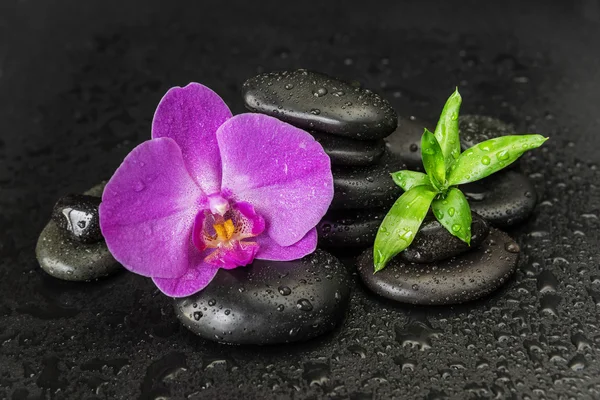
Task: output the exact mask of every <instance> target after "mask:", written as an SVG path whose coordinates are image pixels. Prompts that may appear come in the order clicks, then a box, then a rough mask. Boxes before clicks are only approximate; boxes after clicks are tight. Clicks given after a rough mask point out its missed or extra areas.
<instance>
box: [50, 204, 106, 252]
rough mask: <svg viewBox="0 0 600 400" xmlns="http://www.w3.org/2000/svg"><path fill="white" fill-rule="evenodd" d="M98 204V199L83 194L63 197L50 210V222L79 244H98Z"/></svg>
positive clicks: (99, 234) (100, 235)
mask: <svg viewBox="0 0 600 400" xmlns="http://www.w3.org/2000/svg"><path fill="white" fill-rule="evenodd" d="M100 202H101V199H100V197H95V196H87V195H83V194H69V195H66V196H63V197H61V198H60V199H59V200H58V201H57V202H56V205H55V206H54V209H53V210H52V220H53V221H54V222H55V223H56V225H58V227H59V228H61V229H63V230H64V231H66V232H68V233H69V234H70V235H71V238H73V239H75V240H77V241H79V242H82V243H94V242H98V241H100V240H102V232H100V215H99V212H98V207H99V206H100Z"/></svg>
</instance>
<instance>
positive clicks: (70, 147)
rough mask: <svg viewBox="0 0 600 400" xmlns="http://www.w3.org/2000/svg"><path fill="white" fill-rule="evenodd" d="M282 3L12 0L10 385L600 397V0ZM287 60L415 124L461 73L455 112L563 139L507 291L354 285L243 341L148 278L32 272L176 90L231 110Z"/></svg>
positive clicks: (542, 171)
mask: <svg viewBox="0 0 600 400" xmlns="http://www.w3.org/2000/svg"><path fill="white" fill-rule="evenodd" d="M282 3H283V2H281V1H260V2H250V1H245V2H235V3H233V2H225V1H223V2H218V1H211V2H200V1H199V2H194V5H189V6H184V5H183V4H182V3H180V2H177V1H164V2H158V1H153V0H148V1H144V2H139V3H134V2H127V1H123V0H119V1H110V0H104V1H91V0H86V1H81V0H65V1H61V2H55V1H42V0H38V1H33V0H28V1H27V0H25V1H15V0H4V1H2V2H1V3H0V238H1V241H0V398H1V399H4V398H7V399H38V398H56V399H62V398H68V399H96V398H97V399H105V398H110V399H112V398H122V399H134V398H141V399H158V398H173V399H183V398H191V399H199V398H208V399H212V398H238V399H241V398H271V397H273V398H288V397H293V398H296V399H316V398H322V397H326V396H329V397H331V398H336V399H337V398H339V399H348V398H350V399H371V398H391V397H394V396H395V397H396V398H413V397H414V398H427V399H436V398H446V397H448V398H456V399H465V398H499V399H503V398H511V399H528V398H531V399H543V398H548V399H567V398H577V399H593V398H600V359H599V357H600V330H599V327H600V317H599V315H598V314H599V312H600V270H599V267H598V263H599V261H600V249H599V246H598V239H599V236H600V234H599V232H598V228H599V226H600V221H599V220H598V217H599V215H600V210H599V208H600V197H599V195H600V193H599V192H600V189H599V187H598V185H599V184H600V179H599V172H598V170H597V163H598V161H599V158H600V155H599V153H598V145H599V144H600V139H599V138H598V135H599V134H600V133H599V128H600V111H599V110H600V109H599V107H600V51H599V49H600V3H599V2H598V1H597V0H576V1H564V2H563V3H551V2H548V1H530V2H524V1H523V2H521V1H498V2H494V3H493V4H492V3H491V2H488V1H485V2H484V1H472V2H468V1H461V2H450V1H444V2H442V1H440V2H435V1H414V2H403V3H401V2H389V4H387V5H377V4H375V2H372V1H367V2H362V3H360V4H356V5H350V4H349V2H346V1H344V2H342V1H340V2H323V3H328V5H322V4H314V5H310V4H309V3H307V2H299V3H298V4H297V5H295V6H293V7H292V6H288V7H284V4H282ZM451 3H454V4H451ZM521 3H522V4H521ZM203 4H204V5H203ZM297 67H306V68H313V69H317V70H320V71H323V72H326V73H330V74H333V75H338V76H341V77H344V78H348V79H358V80H360V81H362V82H363V83H364V84H365V85H366V86H368V87H371V88H374V89H376V90H378V91H380V92H381V93H382V94H383V95H385V96H386V97H387V98H388V99H389V100H390V101H391V102H392V104H393V105H394V107H396V109H397V110H398V111H399V113H400V114H402V115H410V114H415V115H417V116H420V117H424V118H434V117H435V116H436V115H437V113H438V112H439V111H440V109H441V107H442V104H443V102H444V100H445V99H446V97H447V96H448V95H449V94H450V93H451V91H452V89H453V88H454V86H455V85H459V86H460V89H461V93H462V94H463V97H464V99H465V103H464V106H463V112H468V113H482V114H488V115H492V116H496V117H500V118H502V119H504V120H506V121H508V122H512V123H515V124H516V126H517V127H518V128H519V130H520V131H527V132H539V133H542V134H544V135H548V136H550V137H551V138H552V139H551V141H549V142H548V143H547V144H546V145H545V146H544V149H543V150H540V151H536V152H534V153H533V154H530V155H528V156H527V157H525V160H524V162H523V167H524V170H525V172H526V173H527V174H529V176H530V177H531V178H532V179H533V180H534V182H535V184H536V187H537V188H538V190H539V192H540V195H541V204H539V206H538V208H537V210H536V212H535V215H534V216H533V217H532V218H531V219H530V220H529V221H528V223H526V224H525V225H523V226H521V227H519V228H518V229H516V230H514V231H512V232H511V234H512V235H513V236H514V237H515V238H516V239H517V240H518V242H519V243H520V244H521V247H522V249H523V257H522V259H521V262H520V265H519V270H518V272H517V274H516V276H515V277H514V279H513V280H511V281H510V282H509V284H508V285H507V286H506V287H505V289H503V290H501V291H500V292H498V293H496V294H494V295H492V296H491V297H489V298H488V299H486V300H483V301H478V302H474V303H470V304H467V305H464V306H460V307H439V308H429V307H424V308H416V307H406V306H399V305H395V304H392V303H389V302H385V301H382V300H379V299H377V298H375V297H374V296H372V295H370V294H368V293H366V292H365V290H364V289H363V288H362V286H360V285H359V284H356V285H355V288H354V296H353V299H352V302H351V306H350V309H349V312H348V319H347V321H346V322H345V324H344V325H343V327H342V328H341V329H339V330H338V331H336V332H334V333H332V334H330V335H328V336H327V337H324V338H322V339H317V340H314V341H311V342H309V343H306V344H300V345H288V346H278V347H269V348H248V347H228V346H223V345H217V344H214V343H209V342H204V341H202V340H200V339H198V338H196V337H194V336H193V335H192V334H191V333H189V332H188V331H186V330H185V329H184V328H183V327H182V326H180V325H179V323H178V322H177V321H176V320H175V317H174V314H173V310H172V308H171V302H170V300H169V299H167V298H165V297H164V296H162V295H161V294H159V293H158V292H157V291H156V290H155V289H154V287H153V285H152V283H151V282H150V281H149V280H146V279H143V278H141V277H137V276H133V275H131V274H126V273H123V274H120V275H118V276H116V277H113V278H111V279H107V280H104V281H102V282H100V283H94V284H74V283H66V282H60V281H57V280H54V279H52V278H49V277H47V276H46V275H45V274H44V273H43V272H42V271H41V270H40V269H39V268H38V266H37V263H36V260H35V257H34V246H35V241H36V239H37V235H38V233H39V232H40V231H41V229H42V227H43V226H44V224H45V223H46V221H47V220H48V218H49V216H50V211H51V208H52V205H53V203H54V202H55V200H56V199H57V198H58V197H59V196H61V195H62V194H64V193H67V192H81V191H83V190H86V189H88V188H89V187H91V186H93V185H94V184H96V183H97V182H98V181H100V180H101V179H104V178H107V177H109V176H110V175H111V172H112V171H113V170H114V169H115V168H116V167H117V166H118V165H119V163H120V162H121V160H122V158H123V157H124V156H125V154H127V152H128V151H129V150H130V149H131V148H133V147H134V146H135V145H136V144H137V143H139V142H140V141H143V140H145V139H147V138H148V137H149V123H150V120H151V117H152V114H153V111H154V108H155V106H156V104H157V102H158V100H159V99H160V97H161V96H162V94H163V93H164V92H165V91H166V90H167V89H168V88H169V87H170V86H174V85H183V84H186V83H187V82H189V81H199V82H202V83H204V84H206V85H208V86H210V87H212V88H213V89H215V90H216V91H217V92H218V93H220V94H221V95H222V96H223V97H224V98H225V100H226V101H227V103H228V104H229V105H230V106H231V107H232V109H233V110H234V111H235V112H241V111H242V104H241V100H240V96H239V90H240V87H241V84H242V82H243V81H244V80H245V79H246V78H247V77H250V76H252V75H254V74H256V73H257V72H261V71H266V70H274V69H282V68H297Z"/></svg>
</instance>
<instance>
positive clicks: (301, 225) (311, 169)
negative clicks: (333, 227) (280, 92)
mask: <svg viewBox="0 0 600 400" xmlns="http://www.w3.org/2000/svg"><path fill="white" fill-rule="evenodd" d="M217 140H218V142H219V149H220V151H221V158H222V165H223V181H222V191H223V192H231V193H232V196H233V197H234V198H235V200H236V201H246V202H248V203H250V204H252V205H253V206H254V208H255V209H256V211H257V213H258V214H260V215H262V216H263V217H264V219H265V222H266V228H267V229H266V233H267V235H268V236H269V237H270V238H272V239H273V240H274V241H275V242H276V243H277V244H279V245H280V246H284V247H285V246H290V245H293V244H295V243H296V242H298V241H299V240H300V239H302V238H303V237H304V236H306V234H307V233H308V232H309V231H310V230H311V229H313V228H314V227H315V226H316V225H317V223H318V222H319V221H320V220H321V218H322V217H323V215H325V212H326V211H327V208H328V207H329V204H330V203H331V200H332V199H333V177H332V175H331V165H330V160H329V157H328V156H327V154H325V152H324V151H323V148H322V147H321V145H320V144H319V143H318V142H316V141H315V140H314V139H313V137H312V136H311V135H309V134H308V133H307V132H305V131H303V130H301V129H298V128H296V127H293V126H292V125H289V124H287V123H285V122H282V121H279V120H277V119H275V118H272V117H269V116H267V115H262V114H240V115H237V116H235V117H233V118H231V119H229V120H227V121H226V122H225V123H224V124H223V125H222V126H221V127H220V128H219V130H218V131H217Z"/></svg>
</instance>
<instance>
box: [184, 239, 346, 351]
mask: <svg viewBox="0 0 600 400" xmlns="http://www.w3.org/2000/svg"><path fill="white" fill-rule="evenodd" d="M349 295H350V288H349V278H348V273H347V272H346V269H345V267H344V266H343V265H342V264H341V263H340V262H339V261H338V260H337V259H336V258H335V257H333V256H332V255H331V254H329V253H327V252H325V251H323V250H317V251H316V252H315V253H313V254H311V255H308V256H306V257H305V258H303V259H302V260H296V261H288V262H281V261H280V262H276V261H264V260H256V261H255V262H254V263H253V264H251V265H249V266H247V267H242V268H236V269H233V270H219V272H218V273H217V275H216V277H215V278H214V279H213V280H212V282H211V283H210V284H209V285H208V286H207V287H206V288H204V290H202V291H200V292H198V293H196V294H194V295H192V296H189V297H186V298H181V299H175V312H176V314H177V317H178V318H179V319H180V320H181V322H182V323H183V324H184V325H185V326H186V327H187V328H188V329H189V330H191V331H192V332H194V333H195V334H197V335H199V336H201V337H202V338H204V339H208V340H213V341H217V342H223V343H231V344H261V345H262V344H275V343H289V342H298V341H304V340H308V339H311V338H314V337H316V336H319V335H322V334H323V333H325V332H328V331H330V330H332V329H333V328H334V327H335V326H336V325H338V324H339V323H340V322H341V321H342V320H343V318H344V315H345V313H346V307H347V305H348V299H349Z"/></svg>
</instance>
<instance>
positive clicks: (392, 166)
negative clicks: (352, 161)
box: [330, 152, 406, 210]
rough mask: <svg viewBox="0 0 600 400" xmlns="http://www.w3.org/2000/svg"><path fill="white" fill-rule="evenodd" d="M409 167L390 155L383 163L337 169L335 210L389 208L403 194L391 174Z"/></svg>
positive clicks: (334, 180)
mask: <svg viewBox="0 0 600 400" xmlns="http://www.w3.org/2000/svg"><path fill="white" fill-rule="evenodd" d="M405 168H406V166H405V165H404V164H403V163H402V161H401V160H400V159H398V157H395V156H394V155H392V154H390V153H388V152H386V153H385V154H384V155H383V157H382V158H381V160H379V163H377V164H375V165H369V166H366V167H352V168H343V167H334V168H332V172H333V186H334V195H333V201H332V202H331V206H330V209H331V210H340V209H342V210H345V209H357V208H358V209H363V208H389V207H390V206H391V205H392V204H394V201H396V199H397V198H398V197H399V196H400V195H401V194H402V189H401V188H400V187H398V186H397V185H396V184H395V183H394V181H393V180H392V178H391V176H390V174H391V173H392V172H395V171H399V170H401V169H405Z"/></svg>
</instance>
